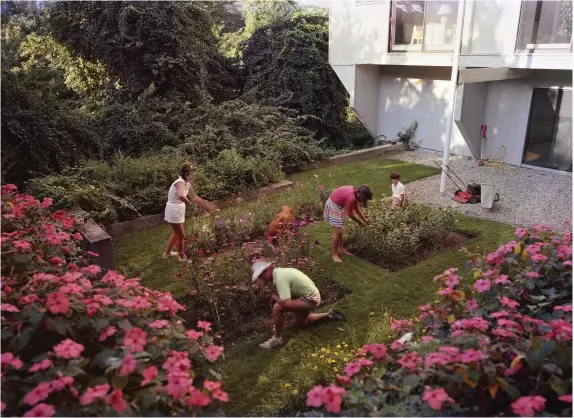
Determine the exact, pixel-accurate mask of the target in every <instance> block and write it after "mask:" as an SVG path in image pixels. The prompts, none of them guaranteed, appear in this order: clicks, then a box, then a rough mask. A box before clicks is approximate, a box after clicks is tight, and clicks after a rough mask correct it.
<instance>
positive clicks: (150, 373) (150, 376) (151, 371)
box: [140, 366, 157, 386]
mask: <svg viewBox="0 0 574 418" xmlns="http://www.w3.org/2000/svg"><path fill="white" fill-rule="evenodd" d="M142 376H143V377H144V379H143V380H142V382H141V383H140V386H145V385H147V384H148V383H151V382H153V381H154V380H155V379H156V378H157V367H155V366H150V367H147V368H146V369H144V371H143V372H142Z"/></svg>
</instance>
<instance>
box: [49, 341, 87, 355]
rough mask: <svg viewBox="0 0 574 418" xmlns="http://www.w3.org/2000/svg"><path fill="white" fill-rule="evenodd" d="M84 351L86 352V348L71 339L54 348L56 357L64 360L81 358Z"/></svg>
mask: <svg viewBox="0 0 574 418" xmlns="http://www.w3.org/2000/svg"><path fill="white" fill-rule="evenodd" d="M82 351H84V346H83V345H82V344H78V343H76V342H74V341H72V340H70V339H69V338H66V339H65V340H64V341H62V342H61V343H60V344H57V345H55V346H54V353H56V356H58V357H60V358H63V359H71V358H79V357H80V356H81V355H82Z"/></svg>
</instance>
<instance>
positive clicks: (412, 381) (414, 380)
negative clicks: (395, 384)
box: [403, 374, 421, 389]
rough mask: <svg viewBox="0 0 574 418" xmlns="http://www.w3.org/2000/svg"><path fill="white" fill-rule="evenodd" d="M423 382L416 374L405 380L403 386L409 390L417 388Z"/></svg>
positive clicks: (408, 376) (406, 377)
mask: <svg viewBox="0 0 574 418" xmlns="http://www.w3.org/2000/svg"><path fill="white" fill-rule="evenodd" d="M420 382H421V378H420V377H419V376H417V375H416V374H409V375H407V376H405V377H404V378H403V385H404V386H406V387H409V388H411V389H412V388H415V387H416V386H417V385H418V384H419V383H420Z"/></svg>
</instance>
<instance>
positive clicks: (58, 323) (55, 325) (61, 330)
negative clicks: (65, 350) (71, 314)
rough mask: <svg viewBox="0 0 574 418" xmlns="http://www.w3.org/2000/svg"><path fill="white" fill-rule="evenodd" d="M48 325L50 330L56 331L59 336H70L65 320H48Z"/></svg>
mask: <svg viewBox="0 0 574 418" xmlns="http://www.w3.org/2000/svg"><path fill="white" fill-rule="evenodd" d="M46 325H47V326H48V329H49V330H50V331H54V332H57V333H58V334H61V335H64V336H65V335H67V334H68V332H67V331H68V330H67V328H66V324H65V323H64V320H63V319H58V318H48V319H47V320H46Z"/></svg>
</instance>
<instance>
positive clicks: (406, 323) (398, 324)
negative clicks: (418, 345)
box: [391, 319, 413, 330]
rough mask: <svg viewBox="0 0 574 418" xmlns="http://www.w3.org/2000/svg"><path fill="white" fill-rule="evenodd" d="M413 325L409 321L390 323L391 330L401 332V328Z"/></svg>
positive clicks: (401, 320)
mask: <svg viewBox="0 0 574 418" xmlns="http://www.w3.org/2000/svg"><path fill="white" fill-rule="evenodd" d="M411 325H413V322H412V321H411V320H409V319H395V320H393V322H392V323H391V329H392V330H401V329H403V328H408V327H410V326H411Z"/></svg>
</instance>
